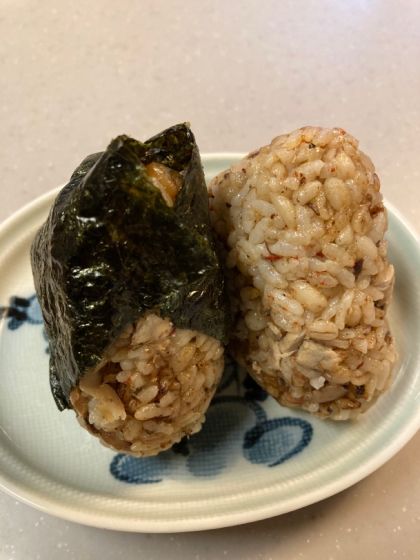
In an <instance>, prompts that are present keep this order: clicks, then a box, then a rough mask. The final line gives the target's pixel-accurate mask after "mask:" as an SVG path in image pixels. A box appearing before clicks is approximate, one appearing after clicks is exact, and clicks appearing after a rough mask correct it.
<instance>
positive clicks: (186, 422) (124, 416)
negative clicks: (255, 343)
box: [70, 312, 224, 457]
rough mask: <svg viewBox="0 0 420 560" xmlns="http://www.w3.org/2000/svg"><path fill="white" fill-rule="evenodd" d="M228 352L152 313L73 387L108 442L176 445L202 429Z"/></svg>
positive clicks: (83, 413) (90, 422)
mask: <svg viewBox="0 0 420 560" xmlns="http://www.w3.org/2000/svg"><path fill="white" fill-rule="evenodd" d="M223 351H224V350H223V346H222V345H221V343H220V342H219V341H218V340H216V339H214V338H212V337H210V336H207V335H205V334H203V333H199V332H197V331H193V330H186V329H176V328H174V326H173V324H172V322H171V321H170V320H169V319H167V318H165V319H162V318H161V317H160V316H159V313H158V312H149V313H147V314H146V315H145V316H144V317H143V318H142V319H140V320H139V321H137V322H136V323H134V325H132V324H130V325H129V327H128V328H127V329H126V330H125V332H124V333H123V334H122V335H121V336H120V337H119V338H118V339H117V340H116V341H115V342H114V343H113V344H112V346H111V347H110V348H109V349H108V351H107V352H106V353H105V355H104V359H103V360H102V361H101V363H100V364H99V365H98V366H97V367H95V368H93V369H91V370H90V371H89V372H87V373H86V374H85V376H84V377H83V378H82V379H81V381H80V383H79V385H78V387H74V388H73V389H72V392H71V395H70V398H71V402H72V405H73V407H74V409H75V410H76V413H77V416H78V421H79V423H80V424H81V425H82V426H83V427H84V428H86V429H87V430H88V431H89V432H90V433H91V434H93V435H95V436H97V437H99V439H100V440H101V443H103V444H104V445H105V446H107V447H110V448H111V449H114V450H115V451H121V452H123V453H128V454H130V455H133V456H134V457H146V456H149V455H156V454H157V453H159V452H160V451H164V450H165V449H169V448H170V447H172V445H173V444H174V443H177V442H179V441H180V440H181V438H182V437H183V436H185V435H191V434H193V433H195V432H198V431H199V430H200V429H201V425H202V423H203V422H204V419H205V418H204V413H205V411H206V410H207V408H208V406H209V404H210V401H211V398H212V397H213V395H214V393H215V391H216V387H217V384H218V383H219V381H220V378H221V376H222V372H223V363H224V361H223Z"/></svg>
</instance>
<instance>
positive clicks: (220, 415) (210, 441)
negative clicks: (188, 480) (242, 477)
mask: <svg viewBox="0 0 420 560" xmlns="http://www.w3.org/2000/svg"><path fill="white" fill-rule="evenodd" d="M252 424H253V419H252V416H250V415H249V411H248V410H247V407H246V406H244V403H243V402H242V401H240V400H237V399H235V398H234V397H231V398H229V397H225V399H223V397H219V398H218V397H216V398H215V399H214V403H213V405H212V407H211V408H210V409H209V410H208V412H207V414H206V422H205V423H204V425H203V428H202V430H201V431H200V432H198V433H197V434H196V435H194V437H193V438H191V439H190V440H189V447H190V454H189V457H188V460H187V466H188V469H189V471H190V472H191V473H192V474H193V475H194V476H216V475H218V474H219V473H220V472H221V471H222V470H223V469H224V468H226V467H227V466H228V465H229V464H233V463H234V462H235V460H236V457H237V456H238V455H239V454H240V453H241V434H242V433H243V432H244V431H245V430H247V429H248V428H249V427H250V426H252Z"/></svg>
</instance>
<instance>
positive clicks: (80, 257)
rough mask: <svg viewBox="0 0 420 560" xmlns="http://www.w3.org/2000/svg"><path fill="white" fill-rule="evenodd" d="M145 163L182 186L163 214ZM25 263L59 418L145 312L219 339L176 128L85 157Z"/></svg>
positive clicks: (217, 302)
mask: <svg viewBox="0 0 420 560" xmlns="http://www.w3.org/2000/svg"><path fill="white" fill-rule="evenodd" d="M152 161H155V162H159V163H163V164H164V165H167V166H168V167H170V168H172V169H175V170H177V171H179V172H181V173H182V175H183V177H184V183H183V186H182V187H181V189H180V191H179V193H178V195H177V197H176V200H175V204H174V206H173V207H172V208H170V207H168V206H167V204H166V203H165V201H164V199H163V197H162V195H161V193H160V191H159V190H158V189H157V188H156V187H155V186H154V185H153V184H152V182H151V181H150V179H149V178H148V176H147V174H146V170H145V165H147V164H148V163H150V162H152ZM31 258H32V270H33V275H34V280H35V288H36V293H37V296H38V299H39V302H40V305H41V309H42V312H43V317H44V324H45V330H46V333H47V337H48V340H49V345H50V382H51V389H52V393H53V395H54V398H55V401H56V403H57V406H58V407H59V408H60V409H64V408H70V407H71V403H70V400H69V395H70V390H71V387H72V386H74V385H76V384H77V383H78V381H79V380H80V378H81V377H82V376H83V375H84V373H86V371H87V370H89V369H90V368H91V367H93V366H95V365H96V364H97V363H99V361H100V359H101V356H102V355H103V353H104V351H105V350H106V349H107V348H108V347H109V345H110V344H111V343H112V342H113V341H114V340H115V339H116V338H117V337H118V336H119V335H120V334H121V332H122V331H123V330H124V329H125V327H126V326H127V325H128V324H129V323H131V322H133V321H136V320H138V319H140V318H141V317H142V316H143V315H144V313H145V312H146V311H147V310H149V309H155V308H159V309H160V310H161V314H162V316H165V317H170V318H171V319H172V321H173V322H174V324H175V326H176V327H178V328H191V329H194V330H198V331H201V332H204V333H205V334H207V335H210V336H213V337H215V338H218V339H219V340H222V341H224V340H225V339H226V336H227V329H228V326H229V325H228V323H229V315H228V305H227V301H226V299H225V292H224V281H223V276H222V272H221V268H220V266H219V262H218V260H217V257H216V254H215V251H214V245H213V239H212V232H211V229H210V223H209V210H208V195H207V189H206V185H205V180H204V174H203V169H202V166H201V160H200V155H199V152H198V148H197V145H196V143H195V139H194V136H193V134H192V132H191V130H190V129H189V127H188V126H187V125H185V124H182V125H177V126H174V127H171V128H169V129H167V130H165V131H164V132H162V133H161V134H158V135H157V136H154V137H153V138H151V139H150V140H148V141H147V142H144V143H142V142H138V141H136V140H134V139H132V138H129V137H128V136H119V137H118V138H116V139H115V140H113V141H112V142H111V144H110V145H109V146H108V148H107V150H106V151H105V152H102V153H98V154H94V155H91V156H89V157H87V158H86V159H85V160H84V161H83V162H82V163H81V165H80V166H79V167H78V168H77V169H76V171H75V172H74V173H73V175H72V177H71V179H70V182H69V183H68V185H66V186H65V187H64V189H63V190H62V191H61V192H60V193H59V195H58V196H57V198H56V200H55V202H54V205H53V207H52V209H51V211H50V214H49V216H48V219H47V221H46V222H45V224H44V225H43V226H42V227H41V229H40V230H39V231H38V233H37V235H36V238H35V240H34V242H33V244H32V249H31Z"/></svg>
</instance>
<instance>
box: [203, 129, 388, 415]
mask: <svg viewBox="0 0 420 560" xmlns="http://www.w3.org/2000/svg"><path fill="white" fill-rule="evenodd" d="M210 197H211V198H210V202H211V203H210V208H211V213H210V216H211V220H212V226H213V229H214V230H215V231H216V233H217V235H218V237H219V241H220V250H221V254H222V260H223V262H224V265H225V272H226V275H227V278H228V289H229V293H230V299H231V307H232V312H233V314H234V316H235V325H234V328H233V330H232V332H231V335H230V349H231V352H232V353H233V355H234V357H235V358H236V359H237V360H238V361H239V362H240V363H241V364H242V365H244V366H245V367H246V368H247V370H248V371H249V373H250V374H251V375H252V377H253V378H254V379H255V380H256V381H257V382H258V383H259V384H260V385H261V386H262V387H263V388H264V389H266V390H267V391H268V392H269V393H270V394H271V395H272V396H273V397H274V398H276V399H277V401H278V402H279V403H280V404H281V405H283V406H287V407H298V408H302V409H304V410H307V411H308V412H310V413H312V414H314V415H316V416H319V417H321V418H327V417H328V418H332V419H335V420H346V419H348V418H354V417H356V416H358V415H359V414H360V413H361V412H365V411H366V410H367V409H368V408H369V407H370V406H371V405H372V404H373V403H374V402H375V401H376V399H377V398H378V396H379V395H380V394H382V393H383V392H384V391H385V390H386V389H387V388H388V387H389V386H390V384H391V382H392V368H393V365H394V363H395V361H396V357H397V355H396V352H395V349H394V341H393V337H392V336H391V333H390V331H389V327H388V323H387V319H386V310H387V308H388V305H389V303H390V300H391V296H392V289H393V285H394V268H393V266H392V265H391V264H389V262H388V260H387V247H388V244H387V241H386V240H385V239H384V234H385V232H386V229H387V225H388V223H387V213H386V209H385V207H384V205H383V201H382V195H381V193H380V182H379V178H378V176H377V175H376V173H375V168H374V166H373V164H372V162H371V160H370V158H369V157H368V156H366V155H365V154H364V153H363V152H361V151H360V150H359V148H358V141H357V140H356V139H355V138H353V137H352V136H351V135H350V134H348V133H346V132H345V131H344V130H343V129H341V128H334V129H324V128H316V127H304V128H301V129H299V130H296V131H294V132H292V133H291V134H285V135H282V136H279V137H277V138H274V140H273V141H272V142H271V144H270V145H268V146H265V147H263V148H261V149H260V150H257V151H255V152H252V153H250V154H249V155H248V156H246V157H245V158H244V159H243V160H241V161H240V162H238V163H235V164H234V165H232V166H231V168H230V169H229V170H227V171H225V172H223V173H221V174H220V175H218V176H217V177H216V178H215V179H214V180H213V181H212V183H211V184H210Z"/></svg>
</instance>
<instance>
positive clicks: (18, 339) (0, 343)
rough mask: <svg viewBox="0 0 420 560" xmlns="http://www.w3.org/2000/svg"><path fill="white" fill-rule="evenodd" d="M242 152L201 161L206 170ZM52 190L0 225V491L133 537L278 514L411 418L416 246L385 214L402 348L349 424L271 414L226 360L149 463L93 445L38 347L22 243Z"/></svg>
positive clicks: (373, 461)
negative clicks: (189, 419)
mask: <svg viewBox="0 0 420 560" xmlns="http://www.w3.org/2000/svg"><path fill="white" fill-rule="evenodd" d="M239 157H240V156H239V155H238V154H216V155H209V156H206V157H204V158H203V161H204V166H205V170H206V174H207V178H208V179H210V178H212V177H213V176H214V175H215V174H216V173H217V172H220V171H222V170H224V169H226V168H227V167H229V165H230V164H231V163H232V162H233V161H236V160H237V159H238V158H239ZM56 194H57V191H54V192H51V193H49V194H47V195H45V196H44V197H42V198H40V199H38V200H37V201H35V202H34V203H32V204H30V205H29V206H27V207H26V208H24V209H23V210H21V211H20V212H19V213H18V214H16V215H15V216H13V217H12V218H11V219H9V220H8V221H7V222H6V223H5V224H3V226H2V227H1V228H0V270H1V276H0V306H2V308H1V312H2V315H1V316H2V319H0V363H1V374H0V375H1V378H0V379H1V392H0V428H1V431H0V451H1V452H0V485H1V487H2V488H3V489H4V490H5V491H6V492H8V493H9V494H11V495H13V496H14V497H16V498H18V499H20V500H22V501H23V502H25V503H27V504H30V505H32V506H34V507H36V508H38V509H41V510H44V511H46V512H48V513H50V514H53V515H57V516H59V517H62V518H65V519H68V520H71V521H76V522H79V523H85V524H87V525H92V526H96V527H104V528H109V529H118V530H125V531H142V532H174V531H194V530H202V529H210V528H217V527H225V526H229V525H235V524H240V523H246V522H250V521H256V520H258V519H264V518H267V517H270V516H273V515H277V514H280V513H285V512H288V511H291V510H294V509H297V508H300V507H302V506H305V505H308V504H311V503H314V502H316V501H318V500H321V499H323V498H326V497H328V496H331V495H332V494H334V493H336V492H339V491H340V490H343V489H344V488H347V487H348V486H350V485H351V484H354V483H355V482H357V481H358V480H360V479H362V478H363V477H365V476H367V475H368V474H369V473H371V472H373V471H374V470H375V469H377V468H378V467H379V466H381V465H382V464H383V463H385V461H387V460H388V459H389V458H390V457H392V456H393V455H394V454H395V453H396V452H397V451H398V450H399V449H401V447H402V446H403V445H404V444H405V443H406V442H407V441H408V440H409V439H410V438H411V437H412V436H413V435H414V433H415V432H416V431H417V429H418V427H419V426H420V367H419V366H420V359H419V346H420V345H419V344H418V336H419V333H420V310H419V302H420V297H419V284H418V278H419V277H420V247H419V243H418V241H417V240H416V237H415V235H414V234H413V233H412V232H411V231H410V229H409V227H408V226H407V225H406V224H405V223H404V220H403V219H402V217H401V216H400V215H399V214H398V213H397V212H396V211H395V210H393V209H392V208H391V209H389V222H390V227H389V232H388V240H389V243H390V250H389V258H390V261H391V262H392V263H393V264H394V266H395V268H396V275H397V283H396V288H395V296H394V300H393V303H392V305H391V309H390V322H391V327H392V330H393V333H394V335H395V337H396V340H397V348H398V352H399V354H400V358H399V362H398V364H397V367H396V370H395V382H394V384H393V386H392V388H391V389H390V390H389V391H388V392H387V393H386V394H385V395H384V396H383V397H382V398H381V399H380V400H379V401H378V403H377V404H376V405H375V406H374V407H373V408H372V409H371V410H370V411H369V412H368V414H366V416H363V417H362V418H361V419H360V420H358V421H354V422H345V423H334V422H331V421H325V422H323V421H321V420H318V419H316V418H312V417H310V416H309V415H307V414H304V413H301V412H295V411H293V410H288V409H283V408H281V407H279V406H278V405H277V403H276V402H275V401H274V400H273V399H272V398H271V397H268V396H267V395H266V394H265V393H264V392H263V391H261V390H260V389H259V388H258V387H257V386H256V385H255V384H254V383H253V382H251V381H250V379H249V378H247V377H246V376H245V375H244V373H243V372H242V371H241V370H240V369H239V368H238V367H237V366H236V365H235V363H234V362H233V361H231V360H228V363H227V367H226V371H225V375H224V378H223V381H222V383H221V386H220V388H219V392H218V394H217V395H216V397H215V399H214V400H213V403H212V405H211V407H210V409H209V411H208V414H207V422H206V424H205V425H204V428H203V430H202V431H201V432H200V433H198V434H196V435H195V436H193V437H191V438H190V440H189V441H188V442H186V443H184V444H180V445H178V446H176V448H175V449H172V450H169V451H167V452H165V453H163V454H161V455H159V456H158V457H152V458H147V459H134V458H132V457H128V456H123V455H119V454H116V453H114V452H112V451H110V450H108V449H105V448H104V447H102V446H101V445H100V444H99V442H98V440H97V439H96V438H93V437H91V436H90V435H89V434H88V433H87V432H85V431H84V430H82V429H81V428H80V427H79V426H78V424H77V422H76V420H75V415H74V412H72V411H65V412H59V411H58V410H57V409H56V407H55V404H54V401H53V398H52V396H51V394H50V388H49V381H48V353H47V342H46V340H45V336H44V331H43V327H42V319H41V313H40V309H39V305H38V302H37V300H36V298H35V295H34V287H33V282H32V276H31V270H30V263H29V248H30V244H31V241H32V239H33V237H34V234H35V231H36V230H37V228H38V227H39V226H40V225H41V223H42V222H43V221H44V220H45V218H46V216H47V213H48V210H49V208H50V206H51V204H52V202H53V200H54V197H55V196H56Z"/></svg>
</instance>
